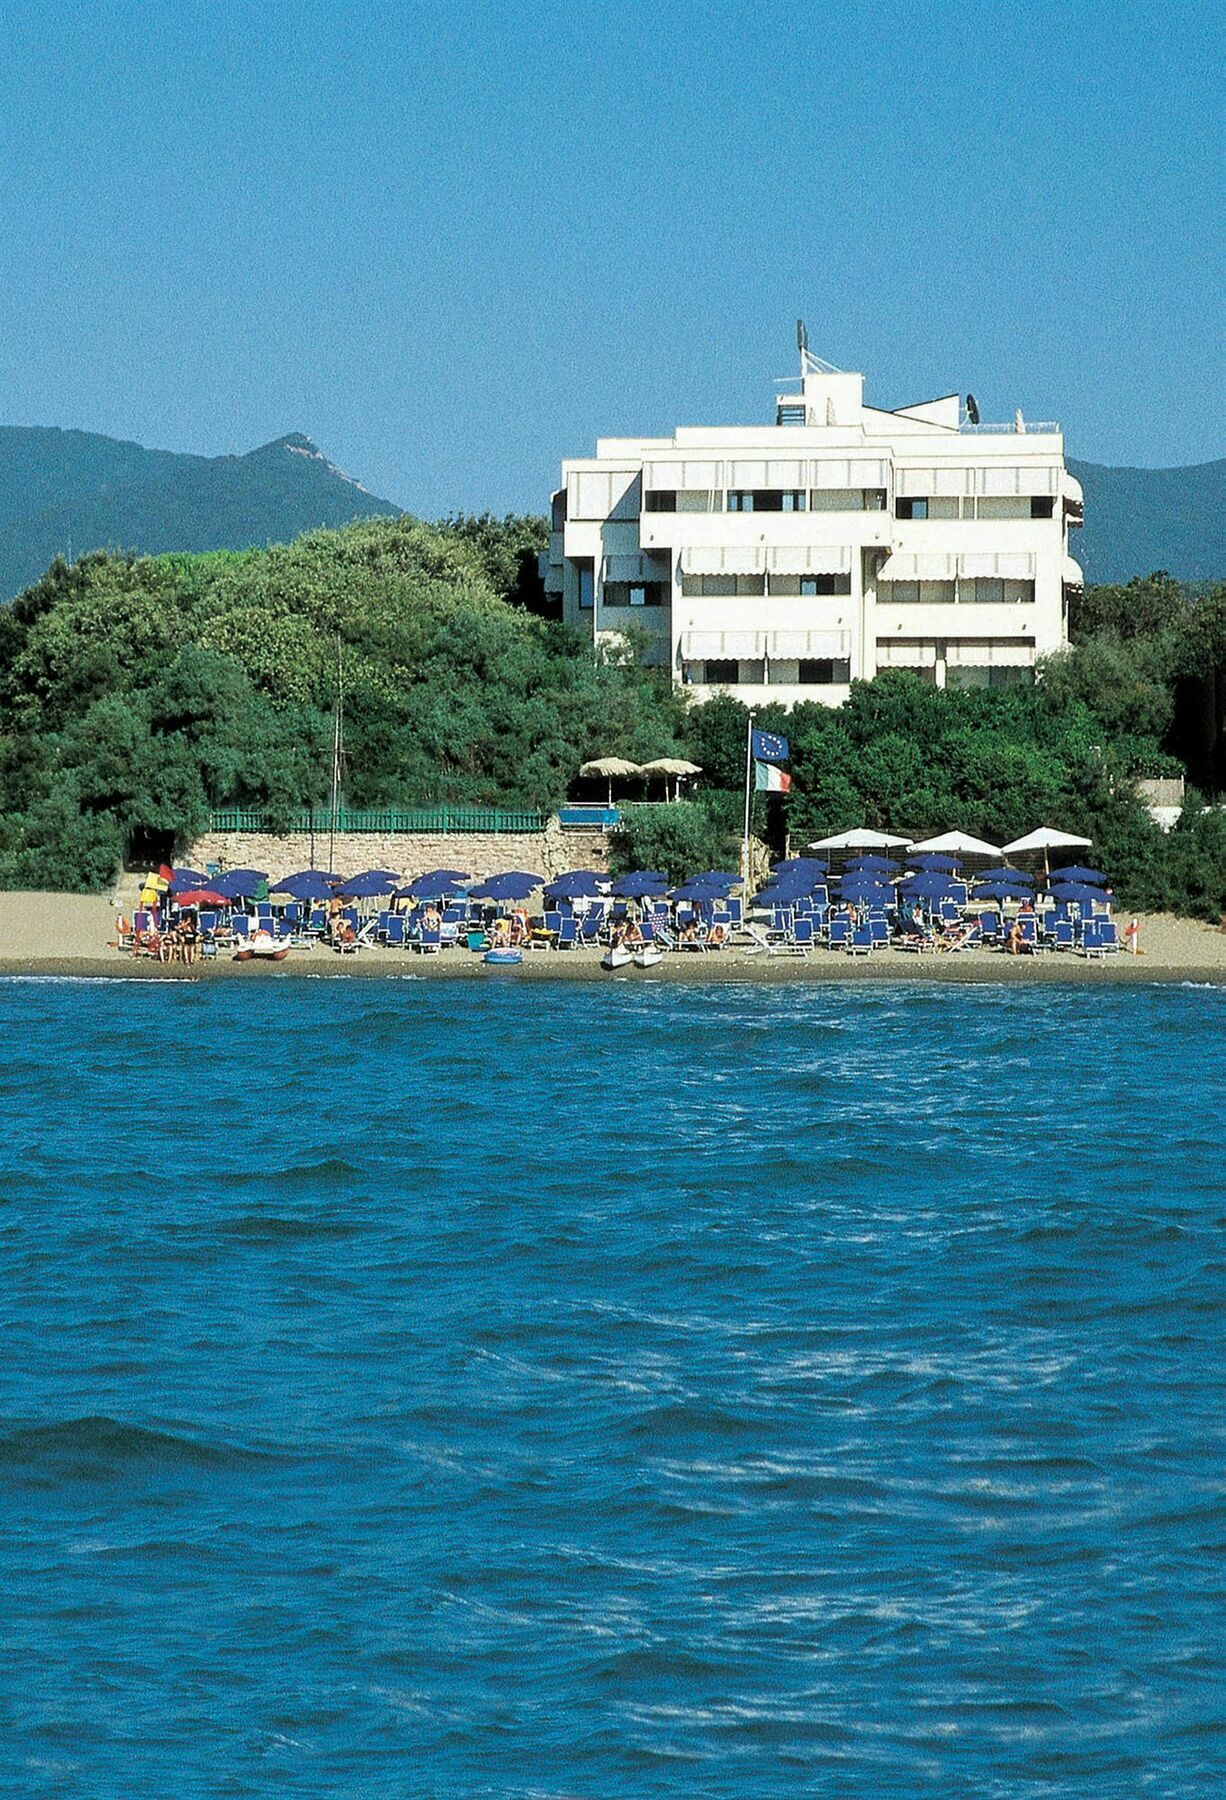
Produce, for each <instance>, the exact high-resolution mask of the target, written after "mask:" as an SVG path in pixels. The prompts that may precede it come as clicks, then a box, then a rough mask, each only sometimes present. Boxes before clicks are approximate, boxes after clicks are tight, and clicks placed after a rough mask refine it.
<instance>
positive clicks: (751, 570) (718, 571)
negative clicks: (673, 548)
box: [681, 544, 766, 575]
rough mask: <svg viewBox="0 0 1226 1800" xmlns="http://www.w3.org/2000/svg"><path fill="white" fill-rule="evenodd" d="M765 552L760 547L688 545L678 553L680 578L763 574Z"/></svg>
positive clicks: (764, 569)
mask: <svg viewBox="0 0 1226 1800" xmlns="http://www.w3.org/2000/svg"><path fill="white" fill-rule="evenodd" d="M765 571H766V552H765V551H764V550H763V549H762V548H761V547H760V546H754V545H730V544H722V545H721V544H688V545H686V547H685V548H684V549H683V550H682V552H681V573H682V574H683V575H762V574H764V573H765Z"/></svg>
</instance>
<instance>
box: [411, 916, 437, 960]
mask: <svg viewBox="0 0 1226 1800" xmlns="http://www.w3.org/2000/svg"><path fill="white" fill-rule="evenodd" d="M442 947H443V927H442V925H441V923H440V924H438V925H430V926H426V925H423V926H422V928H421V931H420V933H419V934H418V936H417V937H415V938H414V939H413V942H412V945H411V948H412V949H414V950H416V951H417V952H418V953H419V955H421V956H437V955H438V954H439V952H440V951H441V949H442Z"/></svg>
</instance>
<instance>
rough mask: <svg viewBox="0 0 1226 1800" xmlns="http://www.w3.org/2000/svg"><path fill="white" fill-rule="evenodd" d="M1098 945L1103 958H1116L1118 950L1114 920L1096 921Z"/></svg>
mask: <svg viewBox="0 0 1226 1800" xmlns="http://www.w3.org/2000/svg"><path fill="white" fill-rule="evenodd" d="M1098 943H1099V948H1100V949H1101V951H1102V953H1103V955H1104V956H1117V955H1118V954H1119V948H1120V936H1119V932H1118V931H1117V930H1116V928H1115V920H1114V919H1100V920H1099V921H1098Z"/></svg>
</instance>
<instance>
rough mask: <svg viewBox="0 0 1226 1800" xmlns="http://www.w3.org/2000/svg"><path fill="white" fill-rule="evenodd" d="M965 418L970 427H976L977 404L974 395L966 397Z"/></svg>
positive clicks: (977, 418) (977, 419)
mask: <svg viewBox="0 0 1226 1800" xmlns="http://www.w3.org/2000/svg"><path fill="white" fill-rule="evenodd" d="M966 416H967V418H968V419H969V420H970V422H971V424H972V425H978V423H979V402H978V401H977V400H976V398H975V396H974V394H968V395H967V396H966Z"/></svg>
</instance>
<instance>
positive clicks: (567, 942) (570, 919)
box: [558, 913, 579, 950]
mask: <svg viewBox="0 0 1226 1800" xmlns="http://www.w3.org/2000/svg"><path fill="white" fill-rule="evenodd" d="M578 942H579V921H578V919H576V917H575V915H574V913H564V914H563V915H562V919H561V922H560V924H559V926H558V949H559V950H573V949H574V947H575V945H576V944H577V943H578Z"/></svg>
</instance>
